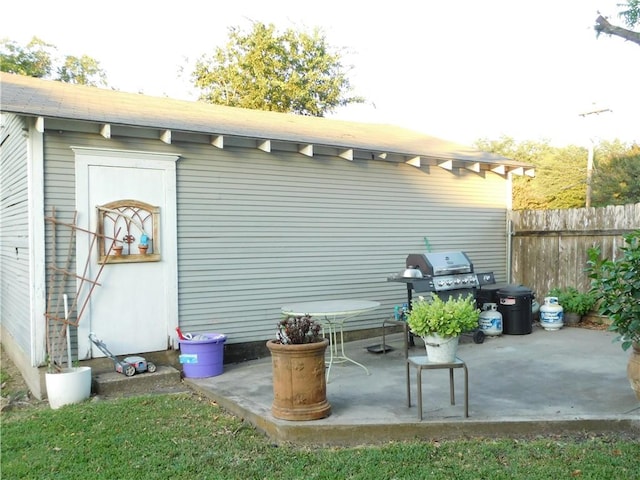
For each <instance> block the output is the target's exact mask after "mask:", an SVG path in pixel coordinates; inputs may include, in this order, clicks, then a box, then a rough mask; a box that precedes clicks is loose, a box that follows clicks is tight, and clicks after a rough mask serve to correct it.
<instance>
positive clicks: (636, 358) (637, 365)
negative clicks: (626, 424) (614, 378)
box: [627, 343, 640, 400]
mask: <svg viewBox="0 0 640 480" xmlns="http://www.w3.org/2000/svg"><path fill="white" fill-rule="evenodd" d="M627 378H628V379H629V383H630V384H631V388H632V389H633V391H634V392H636V398H637V399H638V400H640V343H634V344H633V346H632V347H631V355H630V356H629V363H628V364H627Z"/></svg>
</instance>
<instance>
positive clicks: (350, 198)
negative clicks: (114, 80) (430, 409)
mask: <svg viewBox="0 0 640 480" xmlns="http://www.w3.org/2000/svg"><path fill="white" fill-rule="evenodd" d="M70 145H78V146H86V147H103V148H116V149H117V148H121V149H124V150H143V151H154V152H171V153H175V154H177V155H180V159H179V160H178V163H177V198H178V200H177V201H178V213H177V217H178V218H177V221H178V259H179V265H178V288H179V321H180V326H181V328H182V329H183V331H189V332H192V333H199V332H200V333H201V332H212V331H216V332H222V333H225V334H227V335H228V340H227V343H245V342H252V341H261V340H266V339H267V338H271V337H272V336H273V331H274V328H275V324H276V322H277V321H278V319H279V318H280V307H281V306H282V305H284V304H287V303H291V302H298V301H310V300H327V299H339V298H363V299H371V300H377V301H379V302H381V304H382V307H381V308H380V309H378V310H376V311H374V312H370V313H368V314H365V315H362V316H360V317H357V318H356V319H353V320H350V321H349V322H348V323H347V325H346V329H347V330H356V329H365V328H372V327H379V326H380V325H381V323H382V319H383V318H385V317H387V316H388V315H389V314H390V313H391V312H392V311H393V305H395V304H399V303H403V302H404V301H405V300H406V289H405V288H404V285H403V284H398V283H391V282H387V281H386V277H387V276H388V275H389V274H391V273H395V272H398V271H399V270H401V269H402V268H403V267H404V262H405V258H406V256H407V254H409V253H417V252H424V251H426V247H425V241H424V238H425V237H427V238H428V241H429V244H430V245H431V248H432V250H434V251H437V250H440V251H441V250H463V251H465V252H467V253H468V254H469V255H470V257H471V259H472V260H473V261H474V266H475V268H476V270H477V271H484V270H491V271H494V272H495V273H496V277H497V280H498V281H500V282H502V281H505V279H506V235H505V222H506V206H505V198H506V182H505V179H504V178H502V177H500V176H498V175H495V174H493V173H488V172H485V173H481V174H476V173H473V172H470V171H466V170H458V169H454V171H453V172H450V171H446V170H443V169H440V168H438V167H434V166H430V167H422V168H420V169H417V168H415V167H412V166H409V165H406V164H397V163H391V162H384V161H373V160H370V161H367V160H355V161H353V162H349V161H346V160H343V159H340V158H337V157H330V156H322V155H316V156H314V157H312V158H309V157H306V156H304V155H300V154H297V153H294V152H283V151H273V152H272V153H265V152H262V151H260V150H258V149H254V148H242V147H225V149H222V150H220V149H217V148H215V147H213V146H211V145H208V144H200V143H190V142H174V143H173V144H171V145H165V144H162V143H161V142H159V141H157V140H154V139H137V138H124V137H112V138H111V139H109V140H107V139H104V138H102V137H99V136H98V135H95V134H83V133H79V132H75V133H72V132H64V134H60V133H58V132H51V133H48V134H47V136H46V142H45V155H46V159H47V162H46V168H45V182H46V209H47V213H49V212H50V210H51V207H53V206H55V207H56V210H57V211H58V214H59V215H63V216H67V217H68V216H70V215H72V213H73V210H74V208H75V200H74V192H75V180H74V157H73V152H72V151H71V149H70V148H69V146H70ZM47 235H48V238H50V235H51V232H50V229H48V230H47ZM60 242H62V240H61V239H60ZM64 255H66V250H63V249H62V248H61V247H60V246H59V248H58V260H62V259H63V258H64Z"/></svg>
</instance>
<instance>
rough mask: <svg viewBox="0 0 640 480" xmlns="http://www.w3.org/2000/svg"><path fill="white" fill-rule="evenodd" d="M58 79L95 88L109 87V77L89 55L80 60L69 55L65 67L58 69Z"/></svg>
mask: <svg viewBox="0 0 640 480" xmlns="http://www.w3.org/2000/svg"><path fill="white" fill-rule="evenodd" d="M58 79H59V80H60V81H61V82H66V83H76V84H78V85H91V86H94V87H97V86H98V85H101V86H106V85H107V76H106V74H105V73H104V71H103V70H102V69H101V68H100V64H99V63H98V62H97V61H96V60H95V59H93V58H91V57H89V56H88V55H82V56H81V57H79V58H78V57H74V56H72V55H67V57H65V61H64V65H62V66H61V67H59V68H58Z"/></svg>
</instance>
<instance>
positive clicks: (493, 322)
mask: <svg viewBox="0 0 640 480" xmlns="http://www.w3.org/2000/svg"><path fill="white" fill-rule="evenodd" d="M478 325H480V330H482V331H483V332H484V333H485V335H490V336H495V335H501V334H502V314H501V313H500V312H499V311H498V305H497V304H495V303H485V304H484V305H482V312H480V318H479V319H478Z"/></svg>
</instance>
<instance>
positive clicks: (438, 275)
mask: <svg viewBox="0 0 640 480" xmlns="http://www.w3.org/2000/svg"><path fill="white" fill-rule="evenodd" d="M405 264H406V270H405V271H404V273H403V274H400V275H393V276H392V277H389V279H388V280H389V281H396V282H402V283H406V284H407V296H408V302H409V305H411V296H412V295H411V293H412V291H415V292H416V293H423V292H434V293H435V294H436V295H438V296H439V297H440V298H442V299H443V300H447V299H448V298H449V296H453V297H461V296H463V297H466V296H467V295H469V294H472V295H473V296H474V298H475V297H476V291H477V289H478V288H479V287H481V286H482V285H489V284H494V283H496V282H495V277H494V275H493V272H486V273H475V272H474V270H473V263H472V262H471V259H469V257H468V256H467V254H466V253H464V252H428V253H412V254H409V255H408V256H407V259H406V262H405ZM418 272H419V273H418Z"/></svg>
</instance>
